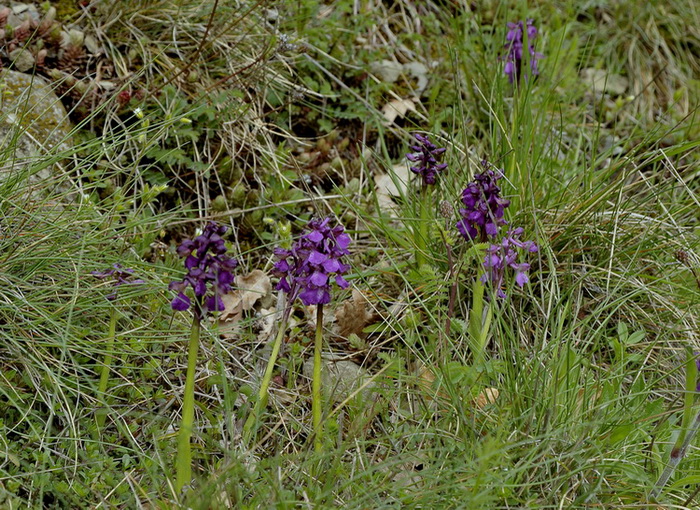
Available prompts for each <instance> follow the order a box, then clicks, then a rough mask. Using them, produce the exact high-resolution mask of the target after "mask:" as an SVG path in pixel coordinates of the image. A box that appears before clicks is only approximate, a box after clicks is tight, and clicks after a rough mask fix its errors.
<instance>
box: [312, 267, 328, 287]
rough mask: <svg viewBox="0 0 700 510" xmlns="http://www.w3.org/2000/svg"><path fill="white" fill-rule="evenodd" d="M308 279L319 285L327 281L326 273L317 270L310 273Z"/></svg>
mask: <svg viewBox="0 0 700 510" xmlns="http://www.w3.org/2000/svg"><path fill="white" fill-rule="evenodd" d="M309 281H310V282H311V283H313V284H314V285H316V286H318V287H321V286H323V285H325V284H326V282H327V281H328V275H327V274H325V273H321V272H318V271H317V272H315V273H314V274H312V275H311V278H309Z"/></svg>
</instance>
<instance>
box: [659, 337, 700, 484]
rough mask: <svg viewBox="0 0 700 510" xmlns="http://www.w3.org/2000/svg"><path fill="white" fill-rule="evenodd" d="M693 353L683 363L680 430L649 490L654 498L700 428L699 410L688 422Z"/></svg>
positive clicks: (693, 391)
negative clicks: (683, 394) (655, 480)
mask: <svg viewBox="0 0 700 510" xmlns="http://www.w3.org/2000/svg"><path fill="white" fill-rule="evenodd" d="M695 357H696V356H695V354H694V353H693V351H691V350H689V351H688V355H687V359H686V365H685V368H686V370H685V397H684V405H683V418H682V420H681V432H680V434H679V435H678V438H677V439H676V443H675V444H674V445H673V448H672V449H671V455H670V457H669V459H668V464H666V467H665V468H664V470H663V472H662V473H661V476H659V479H658V480H657V482H656V484H655V485H654V488H653V489H652V491H651V496H652V497H654V498H656V497H658V496H659V494H661V491H662V490H663V488H664V486H665V485H666V483H667V482H668V480H669V479H670V478H671V475H673V473H674V471H675V470H676V468H677V467H678V465H679V464H680V463H681V460H682V459H683V457H685V453H686V451H687V450H688V446H690V443H692V442H693V439H694V438H695V436H696V435H697V433H698V430H700V412H698V413H697V414H696V415H695V419H694V420H693V422H692V425H691V424H690V421H691V419H692V418H693V407H694V405H695V396H696V390H697V378H698V369H697V366H696V363H695Z"/></svg>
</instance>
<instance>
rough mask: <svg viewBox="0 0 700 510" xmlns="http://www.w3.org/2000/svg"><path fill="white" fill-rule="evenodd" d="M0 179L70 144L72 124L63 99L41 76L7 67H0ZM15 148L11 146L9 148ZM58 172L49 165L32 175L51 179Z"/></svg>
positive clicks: (66, 147)
mask: <svg viewBox="0 0 700 510" xmlns="http://www.w3.org/2000/svg"><path fill="white" fill-rule="evenodd" d="M0 111H1V112H2V113H1V114H0V145H2V146H3V147H5V148H6V149H5V150H6V152H5V153H4V157H3V158H2V159H1V160H0V181H4V180H6V179H7V177H8V176H9V174H11V173H12V172H17V171H21V170H22V169H24V168H26V167H27V166H29V165H31V164H32V163H36V162H37V161H38V160H40V159H41V158H43V157H46V156H47V155H48V154H51V153H56V152H58V151H64V150H67V149H69V148H70V144H71V142H70V133H71V124H70V121H69V119H68V115H67V114H66V110H65V108H64V107H63V104H62V103H61V101H60V99H59V98H58V96H56V94H55V93H54V91H53V89H52V88H51V86H50V85H49V84H48V83H47V82H46V81H45V80H44V79H43V78H40V77H38V76H32V75H29V74H24V73H20V72H17V71H13V70H8V69H3V70H2V71H0ZM8 147H9V148H11V149H7V148H8ZM55 172H56V166H55V165H49V166H47V167H45V168H43V169H42V170H40V171H39V172H38V173H36V174H34V175H32V176H31V177H30V182H32V183H36V182H38V181H39V180H42V179H47V178H50V177H52V176H53V174H54V173H55Z"/></svg>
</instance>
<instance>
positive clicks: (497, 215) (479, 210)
mask: <svg viewBox="0 0 700 510" xmlns="http://www.w3.org/2000/svg"><path fill="white" fill-rule="evenodd" d="M482 165H484V167H486V169H485V170H484V171H483V172H481V173H479V174H476V175H475V176H474V181H473V182H470V183H469V184H468V185H467V187H466V188H465V189H464V191H463V192H462V203H463V204H464V207H462V208H461V209H460V210H459V213H460V214H461V215H462V219H461V220H460V221H458V222H457V230H459V233H460V234H462V236H463V237H464V238H465V239H466V240H468V241H469V240H473V239H476V240H480V241H486V239H487V238H489V237H496V236H497V235H498V227H500V226H501V225H505V224H506V220H504V219H503V212H504V211H505V208H506V207H508V206H509V205H510V200H506V199H505V198H502V197H501V188H500V187H499V186H498V180H499V179H500V178H501V177H502V174H501V173H500V170H497V172H499V173H498V174H497V173H496V172H494V171H493V170H491V169H489V168H488V167H487V165H488V163H486V162H485V161H483V162H482Z"/></svg>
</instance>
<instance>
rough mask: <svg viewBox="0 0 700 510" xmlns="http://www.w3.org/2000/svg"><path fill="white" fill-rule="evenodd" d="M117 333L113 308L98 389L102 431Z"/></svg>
mask: <svg viewBox="0 0 700 510" xmlns="http://www.w3.org/2000/svg"><path fill="white" fill-rule="evenodd" d="M116 332H117V309H116V307H114V306H113V307H112V310H111V312H110V316H109V333H108V334H107V342H106V344H105V357H104V360H103V361H102V371H101V372H100V383H99V385H98V387H97V398H98V399H99V400H100V402H101V403H102V408H101V409H99V410H98V411H97V415H96V419H97V429H98V430H101V429H102V428H103V427H104V424H105V417H106V414H107V406H108V404H109V402H108V399H107V384H108V382H109V371H110V368H111V366H112V350H113V349H114V337H115V336H116Z"/></svg>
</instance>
